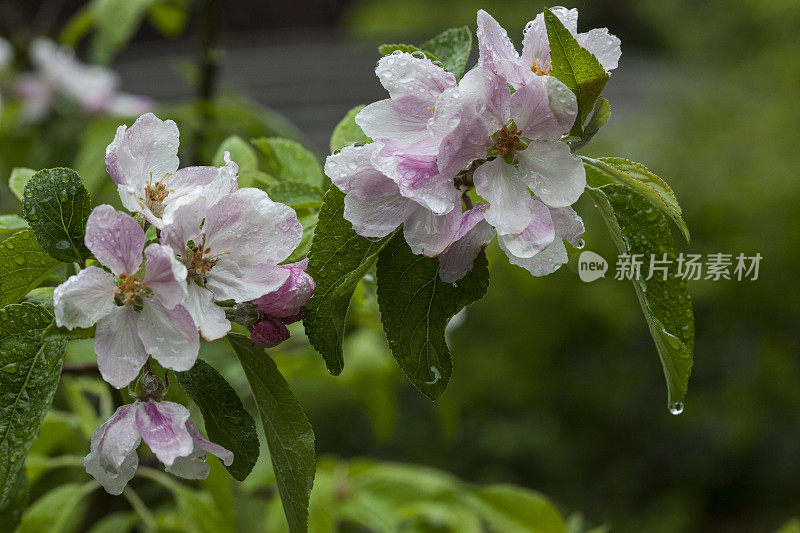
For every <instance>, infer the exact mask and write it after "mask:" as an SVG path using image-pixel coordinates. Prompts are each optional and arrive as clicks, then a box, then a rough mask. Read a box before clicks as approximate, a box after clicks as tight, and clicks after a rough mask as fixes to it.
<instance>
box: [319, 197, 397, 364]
mask: <svg viewBox="0 0 800 533" xmlns="http://www.w3.org/2000/svg"><path fill="white" fill-rule="evenodd" d="M343 214H344V193H343V192H342V191H340V190H339V189H337V188H336V187H331V188H330V189H328V191H327V192H326V193H325V199H324V201H323V202H322V209H320V212H319V222H318V223H317V227H316V230H315V232H314V239H313V240H312V242H311V249H310V250H309V252H308V258H309V263H308V270H307V272H308V273H309V275H311V277H312V278H314V281H315V282H316V283H317V287H316V289H315V290H314V296H312V297H311V299H310V300H309V302H308V304H307V305H306V306H305V307H304V308H303V325H304V326H305V328H306V335H307V336H308V340H309V342H310V343H311V345H312V346H313V347H314V348H315V349H316V350H317V351H318V352H319V354H320V355H321V356H322V358H323V359H325V364H326V365H327V367H328V370H329V371H330V372H331V373H332V374H334V375H338V374H340V373H341V372H342V369H343V368H344V354H343V353H342V339H343V338H344V330H345V321H346V318H347V309H348V307H349V306H350V299H351V298H352V297H353V291H355V289H356V285H358V282H359V281H361V278H363V277H364V274H366V273H367V270H369V268H370V267H371V266H372V265H373V264H374V263H375V261H376V260H377V258H378V252H380V251H381V250H382V249H383V247H384V246H386V244H387V243H388V242H389V237H385V238H383V239H380V240H377V241H371V240H369V239H366V238H364V237H362V236H361V235H358V234H357V233H356V232H355V231H353V227H352V225H351V224H350V222H348V221H347V220H345V219H344V217H343Z"/></svg>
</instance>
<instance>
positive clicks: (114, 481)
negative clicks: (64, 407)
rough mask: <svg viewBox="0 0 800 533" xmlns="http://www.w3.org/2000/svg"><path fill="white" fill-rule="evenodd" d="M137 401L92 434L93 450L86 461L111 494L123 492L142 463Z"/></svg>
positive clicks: (84, 461)
mask: <svg viewBox="0 0 800 533" xmlns="http://www.w3.org/2000/svg"><path fill="white" fill-rule="evenodd" d="M135 412H136V404H128V405H123V406H121V407H120V408H119V409H117V411H116V412H115V413H114V414H113V415H112V416H111V418H109V419H108V420H106V421H105V422H103V424H101V425H100V426H99V427H98V428H97V429H96V430H95V431H94V433H92V443H91V451H90V452H89V455H87V456H86V458H85V459H84V460H83V464H84V466H85V467H86V472H88V473H89V474H90V475H91V476H92V477H94V478H95V479H96V480H97V481H98V482H100V484H101V485H103V488H104V489H105V490H106V492H108V493H109V494H113V495H115V496H116V495H119V494H122V490H123V489H124V488H125V485H127V484H128V481H130V480H131V479H132V478H133V475H134V473H135V472H136V468H137V467H138V465H139V457H138V455H137V454H136V448H137V447H138V446H139V442H141V437H140V436H139V430H138V429H137V428H136V422H135Z"/></svg>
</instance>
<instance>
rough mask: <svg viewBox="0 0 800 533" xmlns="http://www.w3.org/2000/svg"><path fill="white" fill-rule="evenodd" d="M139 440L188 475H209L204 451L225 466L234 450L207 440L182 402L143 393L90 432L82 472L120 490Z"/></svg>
mask: <svg viewBox="0 0 800 533" xmlns="http://www.w3.org/2000/svg"><path fill="white" fill-rule="evenodd" d="M142 440H144V441H145V443H147V445H148V446H149V447H150V449H151V450H152V451H153V453H154V454H155V456H156V457H157V458H158V460H159V461H161V462H162V463H164V465H165V466H166V467H167V471H168V472H170V473H172V474H175V475H177V476H180V477H184V478H187V479H205V478H206V477H208V473H209V466H208V464H206V462H205V460H204V458H205V455H206V452H208V453H211V454H213V455H216V456H217V457H219V458H220V460H221V461H222V462H223V464H224V465H226V466H230V465H231V464H233V453H232V452H230V451H229V450H227V449H225V448H223V447H222V446H220V445H218V444H214V443H213V442H211V441H209V440H206V439H205V438H204V437H203V435H202V434H201V433H200V430H199V429H198V427H197V426H196V425H195V424H194V423H193V422H192V421H191V420H189V410H188V409H186V407H184V406H182V405H180V404H177V403H173V402H165V401H156V400H154V399H152V398H147V399H145V400H143V401H139V400H137V401H136V402H134V403H132V404H128V405H123V406H122V407H120V408H119V409H117V411H116V412H115V413H114V414H113V415H112V416H111V418H109V419H108V420H106V421H105V422H104V423H103V424H101V425H100V427H98V428H97V429H96V430H95V431H94V433H93V434H92V443H91V451H90V452H89V455H87V456H86V458H85V459H84V460H83V464H84V466H85V467H86V471H87V472H88V473H89V474H91V475H92V477H94V478H95V479H96V480H97V481H98V482H100V484H101V485H103V488H104V489H105V490H106V492H108V493H109V494H113V495H119V494H122V491H123V490H124V489H125V485H127V484H128V481H130V480H131V479H133V476H134V474H135V472H136V468H137V467H138V466H139V455H138V453H137V452H136V449H137V448H138V447H139V444H140V443H141V441H142Z"/></svg>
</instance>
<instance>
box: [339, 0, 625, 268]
mask: <svg viewBox="0 0 800 533" xmlns="http://www.w3.org/2000/svg"><path fill="white" fill-rule="evenodd" d="M553 12H554V13H555V15H556V16H558V17H559V19H560V20H561V21H562V22H563V23H564V25H565V26H566V27H567V29H568V30H569V31H570V32H572V33H573V35H574V36H575V37H576V39H577V40H578V42H579V43H580V44H581V46H583V47H585V48H586V49H587V50H589V51H590V52H592V53H593V54H595V55H596V56H597V58H598V60H599V61H600V62H601V64H602V65H603V66H604V67H605V68H606V69H607V70H611V69H613V68H615V67H616V66H617V62H618V59H619V56H620V44H619V39H617V38H616V37H614V36H612V35H609V33H608V30H606V29H595V30H591V31H589V32H587V33H580V34H579V33H577V16H578V13H577V10H575V9H572V10H567V9H564V8H556V9H554V10H553ZM478 45H479V53H480V56H479V60H478V64H477V65H476V66H475V67H474V68H473V69H472V70H470V71H469V72H467V73H466V74H465V75H464V77H463V78H462V79H461V80H460V81H458V82H456V79H455V78H454V77H453V75H452V74H450V73H449V72H446V71H445V70H444V69H443V68H442V67H441V65H439V64H437V63H436V62H432V61H430V60H429V59H427V58H426V57H425V56H424V54H422V53H421V52H414V53H405V52H400V51H396V52H394V53H392V54H390V55H388V56H384V57H383V58H381V60H380V61H379V63H378V66H377V68H376V74H377V76H378V78H379V80H380V82H381V84H382V85H383V86H384V88H386V90H387V91H388V93H389V97H390V98H389V99H387V100H382V101H380V102H376V103H373V104H371V105H368V106H367V107H365V108H364V109H363V110H362V111H360V112H359V113H358V114H357V115H356V123H357V124H358V125H359V126H360V127H361V129H362V130H363V131H364V133H365V134H366V135H367V136H368V137H370V138H371V139H372V140H373V141H372V142H370V143H368V144H365V145H353V146H348V147H345V148H343V149H342V150H341V151H338V152H336V153H334V154H333V155H331V156H329V157H328V159H327V161H326V164H325V171H326V174H327V175H328V176H329V177H330V178H331V181H332V182H333V184H334V185H336V186H337V187H338V188H339V189H341V190H342V191H343V192H344V193H346V197H345V209H344V217H345V218H346V219H347V220H348V221H350V222H351V224H352V225H353V229H354V230H355V231H356V232H357V233H358V234H360V235H363V236H365V237H370V238H374V237H384V236H386V235H389V234H390V233H392V232H393V231H395V230H396V229H397V228H398V227H399V226H400V225H402V226H403V234H404V236H405V239H406V241H407V242H408V244H409V246H410V248H411V250H412V251H413V252H414V253H415V254H424V255H426V256H428V257H438V258H439V263H440V270H439V276H440V278H441V279H442V280H444V281H447V282H452V281H455V280H458V279H460V278H461V277H463V276H464V275H465V274H466V273H467V272H469V270H470V269H471V267H472V264H473V262H474V260H475V258H476V257H477V255H478V254H479V253H480V250H481V249H483V247H485V246H486V245H487V244H488V243H489V242H490V241H491V240H492V239H493V238H494V237H495V236H497V240H498V243H499V245H500V248H501V249H502V250H503V251H504V252H505V253H506V255H507V256H508V258H509V260H510V261H511V262H512V263H513V264H516V265H519V266H522V267H524V268H525V269H527V270H528V271H530V272H531V273H532V274H533V275H536V276H542V275H546V274H549V273H551V272H553V271H555V270H556V269H558V268H559V267H560V266H561V265H562V264H564V263H565V262H566V261H567V252H566V248H565V246H564V242H563V241H565V240H566V241H567V242H570V243H571V244H572V245H573V246H580V245H581V244H580V243H581V235H582V234H583V222H582V220H581V218H580V217H579V216H578V215H577V213H575V211H574V210H573V209H572V207H571V205H572V204H573V203H575V201H577V199H578V197H579V196H580V195H581V193H582V192H583V190H584V188H585V186H586V176H585V173H584V169H583V165H582V164H581V161H580V159H578V158H577V157H575V156H573V155H572V153H571V151H570V147H569V145H567V144H566V143H565V142H563V139H564V138H565V136H566V134H567V132H568V131H569V130H570V129H571V127H572V125H573V123H574V121H575V118H576V116H577V113H578V105H577V101H576V98H575V95H574V94H573V93H572V92H571V91H570V90H569V89H568V88H567V87H566V86H565V85H564V84H563V83H561V82H560V81H559V80H557V79H556V78H554V77H552V76H550V48H549V44H548V40H547V31H546V28H545V24H544V17H543V15H541V14H540V15H538V16H537V17H536V19H535V20H533V21H531V22H529V23H528V25H527V26H526V31H525V35H524V39H523V50H522V53H521V54H519V53H518V52H517V51H516V50H515V49H514V45H513V43H512V42H511V40H510V39H509V37H508V35H507V33H506V31H505V30H504V29H503V28H502V27H501V26H500V25H499V24H498V23H497V21H495V20H494V19H493V18H492V17H491V15H489V14H488V13H486V12H485V11H482V10H481V11H479V12H478ZM473 188H474V189H475V193H477V195H478V196H479V197H480V198H481V199H482V200H483V202H479V203H477V204H475V205H474V206H473V203H472V199H471V198H470V196H469V191H470V190H471V189H473ZM462 203H463V204H464V206H465V208H462Z"/></svg>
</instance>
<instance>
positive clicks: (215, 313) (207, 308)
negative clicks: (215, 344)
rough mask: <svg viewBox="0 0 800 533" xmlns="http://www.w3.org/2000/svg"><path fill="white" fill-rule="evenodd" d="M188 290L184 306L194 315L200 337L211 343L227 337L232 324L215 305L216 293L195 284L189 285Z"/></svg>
mask: <svg viewBox="0 0 800 533" xmlns="http://www.w3.org/2000/svg"><path fill="white" fill-rule="evenodd" d="M188 290H189V296H188V298H186V301H185V302H184V303H183V306H184V307H185V308H186V310H187V311H189V314H190V315H192V320H193V321H194V323H195V325H196V326H197V329H199V330H200V335H202V336H203V338H204V339H205V340H207V341H209V342H211V341H213V340H217V339H221V338H222V337H224V336H225V335H227V334H228V332H229V331H230V330H231V323H230V321H228V319H227V318H225V310H224V309H222V308H221V307H220V306H218V305H217V304H215V303H214V293H212V292H211V291H210V290H208V289H206V288H205V287H201V286H200V285H198V284H196V283H194V282H190V283H189V285H188Z"/></svg>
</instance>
